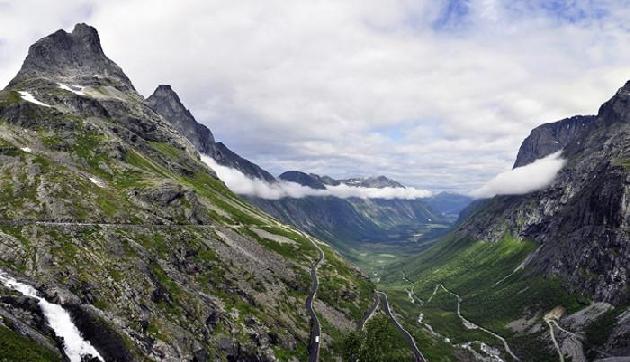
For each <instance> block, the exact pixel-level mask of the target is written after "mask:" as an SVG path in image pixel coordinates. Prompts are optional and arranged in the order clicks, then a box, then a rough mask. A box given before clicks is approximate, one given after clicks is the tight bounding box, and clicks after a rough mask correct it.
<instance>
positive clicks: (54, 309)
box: [0, 270, 104, 362]
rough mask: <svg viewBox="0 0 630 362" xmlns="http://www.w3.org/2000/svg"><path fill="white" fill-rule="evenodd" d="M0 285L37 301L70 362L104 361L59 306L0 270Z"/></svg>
mask: <svg viewBox="0 0 630 362" xmlns="http://www.w3.org/2000/svg"><path fill="white" fill-rule="evenodd" d="M0 283H2V284H4V285H5V286H6V287H8V288H11V289H13V290H15V291H17V292H19V293H20V294H22V295H26V296H29V297H33V298H35V299H37V301H38V304H39V307H40V308H41V310H42V312H43V313H44V316H45V317H46V320H47V321H48V324H49V325H50V327H51V328H52V329H53V331H54V332H55V334H56V335H57V336H58V337H61V338H63V351H64V353H65V354H66V357H68V359H69V360H70V361H71V362H81V360H82V357H83V356H88V355H90V356H92V357H96V358H98V360H99V361H104V360H103V357H101V355H100V354H99V353H98V351H97V350H96V349H95V348H94V346H92V345H91V344H90V342H88V341H86V340H84V339H83V337H81V333H80V332H79V330H78V329H77V327H76V326H75V325H74V323H73V322H72V318H70V314H68V312H66V310H65V309H63V307H62V306H60V305H59V304H53V303H49V302H48V301H47V300H46V299H44V298H42V297H40V296H38V295H37V290H36V289H35V288H33V287H32V286H30V285H27V284H24V283H20V282H18V281H17V280H15V278H13V277H11V276H9V275H7V274H6V273H4V272H3V271H2V270H0Z"/></svg>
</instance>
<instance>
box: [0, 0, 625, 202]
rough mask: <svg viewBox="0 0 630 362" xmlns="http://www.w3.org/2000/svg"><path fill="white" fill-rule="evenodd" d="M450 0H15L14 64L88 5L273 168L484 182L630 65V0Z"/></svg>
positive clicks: (213, 124)
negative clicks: (454, 0)
mask: <svg viewBox="0 0 630 362" xmlns="http://www.w3.org/2000/svg"><path fill="white" fill-rule="evenodd" d="M1 1H2V0H0V4H2V2H1ZM447 3H449V1H411V0H396V1H387V2H383V1H376V0H348V1H335V0H328V1H327V0H323V1H316V2H303V1H281V0H270V1H265V2H261V1H257V0H243V1H220V0H203V1H202V0H186V1H184V2H183V3H182V2H175V1H171V2H166V1H163V2H162V1H160V2H159V4H158V5H156V2H155V1H153V0H151V1H149V0H124V1H122V0H110V1H104V2H102V1H98V2H96V1H56V2H43V1H40V2H38V1H34V0H22V1H14V2H11V3H10V5H5V8H1V10H2V11H0V37H1V38H3V39H2V40H0V78H1V80H3V81H4V82H5V83H6V82H8V81H9V79H10V76H12V75H13V74H15V72H17V67H18V64H19V62H21V61H22V59H23V56H24V55H25V54H26V49H27V47H28V45H30V44H31V43H32V42H33V41H35V40H36V39H37V38H38V37H40V36H44V35H47V34H49V33H51V32H52V31H54V30H55V29H57V28H59V27H64V28H66V29H67V30H68V29H70V28H71V24H72V23H74V22H77V21H85V22H88V23H90V24H93V25H94V26H96V27H97V28H98V29H99V32H100V35H101V39H102V43H103V48H104V50H105V52H106V53H107V54H108V55H109V56H110V57H111V58H112V59H113V60H114V61H116V62H117V63H118V64H119V65H121V66H122V68H123V69H124V70H125V71H126V72H127V74H128V75H129V77H130V78H131V79H132V81H133V82H134V84H135V85H136V87H137V88H138V89H139V91H140V92H141V93H143V94H145V95H148V94H150V92H152V91H153V89H154V87H155V86H156V85H157V84H160V83H171V84H173V86H174V87H175V88H176V89H177V90H178V91H179V92H180V95H181V98H182V99H183V101H184V102H185V103H186V105H187V106H188V107H189V108H190V109H191V111H192V112H193V114H195V115H196V116H197V118H198V119H199V120H200V121H201V122H203V123H205V124H207V125H208V126H209V127H210V128H211V129H212V130H213V131H214V133H215V134H216V136H217V138H218V139H219V140H221V141H224V142H225V143H226V144H228V145H229V146H230V148H231V149H234V150H235V151H237V152H238V153H239V154H241V155H243V156H244V157H246V158H248V159H251V160H252V161H254V162H256V163H258V164H260V165H261V166H262V167H263V168H265V169H269V170H270V171H272V172H276V173H278V172H281V171H286V170H288V169H307V170H311V171H313V172H316V173H322V174H330V175H331V176H333V177H338V178H344V177H350V176H356V175H364V176H367V175H374V174H381V173H385V174H388V175H391V176H392V177H395V178H396V179H399V180H400V181H401V182H403V183H405V184H408V185H416V186H418V187H421V188H431V189H436V190H437V189H458V190H470V189H473V188H477V187H479V186H480V185H481V184H483V182H484V180H487V179H488V178H490V177H492V175H495V174H496V173H498V172H500V170H503V169H505V168H506V166H508V165H510V164H511V163H512V162H513V160H514V156H515V155H516V152H517V149H518V146H519V144H520V142H521V141H522V140H523V138H524V137H526V136H527V134H528V133H529V131H530V130H531V128H533V127H535V126H537V125H538V124H541V123H544V122H552V121H555V120H558V119H561V118H564V117H566V116H570V115H573V114H578V113H579V114H588V113H594V112H596V111H597V108H598V107H599V105H600V104H601V103H602V102H603V101H605V100H606V99H607V98H608V97H609V96H610V95H612V94H613V93H614V92H615V91H616V89H617V88H618V87H619V86H621V85H622V84H623V83H624V82H625V81H626V80H627V79H629V78H630V47H627V46H626V45H627V44H628V43H630V35H629V32H628V30H627V19H628V18H629V17H630V7H629V6H627V4H626V3H623V2H616V1H601V2H600V1H598V2H596V3H597V4H595V5H593V4H594V2H575V1H570V0H567V2H566V3H567V6H566V11H565V10H559V11H564V12H565V13H564V14H563V15H564V17H565V18H570V19H569V20H567V19H565V18H562V17H560V16H555V15H554V14H553V12H552V11H551V10H549V9H550V7H549V6H544V4H543V3H544V2H543V1H542V0H541V1H533V2H524V1H516V2H513V1H504V2H501V1H489V0H471V1H468V2H465V3H466V4H465V6H466V7H467V8H468V9H469V11H468V13H467V14H464V15H460V16H464V17H465V18H463V19H462V18H458V17H457V16H454V17H453V16H451V17H450V18H449V22H450V23H449V24H446V25H449V26H444V27H443V29H437V30H436V27H437V26H436V22H437V21H438V20H439V19H441V18H443V12H444V8H445V4H447ZM462 3H464V2H463V1H462ZM582 3H584V4H582ZM6 4H9V3H6ZM86 4H88V5H89V9H90V11H85V8H86V6H88V5H86ZM540 4H543V5H540ZM557 7H558V8H562V6H557ZM594 7H597V9H596V8H594ZM599 8H603V9H605V10H606V11H605V12H604V15H602V18H601V19H600V18H598V16H599V15H598V14H601V11H600V9H599ZM580 14H587V15H592V16H587V17H586V19H584V20H581V19H579V17H580V16H581V15H580ZM596 15H597V16H596ZM574 18H577V19H576V20H572V19H574ZM437 28H439V27H437ZM147 64H149V66H147ZM392 133H399V134H400V135H399V136H397V137H393V138H392V137H391V135H392Z"/></svg>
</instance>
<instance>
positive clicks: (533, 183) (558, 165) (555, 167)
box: [470, 151, 566, 199]
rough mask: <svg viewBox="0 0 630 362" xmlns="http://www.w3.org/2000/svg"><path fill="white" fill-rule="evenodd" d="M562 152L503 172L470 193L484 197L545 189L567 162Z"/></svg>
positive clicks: (520, 193)
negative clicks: (561, 155)
mask: <svg viewBox="0 0 630 362" xmlns="http://www.w3.org/2000/svg"><path fill="white" fill-rule="evenodd" d="M561 152H562V151H558V152H555V153H552V154H550V155H548V156H546V157H544V158H541V159H539V160H536V161H534V162H532V163H530V164H529V165H525V166H523V167H518V168H515V169H513V170H509V171H505V172H501V173H500V174H498V175H496V176H495V177H494V178H493V179H492V180H490V181H488V182H487V183H486V184H484V185H483V186H482V187H480V188H478V189H476V190H474V191H472V192H471V193H470V195H471V196H472V197H475V198H480V199H483V198H490V197H493V196H495V195H522V194H526V193H529V192H532V191H536V190H540V189H543V188H545V187H547V186H549V184H550V183H551V182H552V181H553V179H554V178H555V177H556V175H557V174H558V172H559V171H560V170H561V169H562V167H564V165H565V163H566V160H564V159H563V158H562V157H560V154H561Z"/></svg>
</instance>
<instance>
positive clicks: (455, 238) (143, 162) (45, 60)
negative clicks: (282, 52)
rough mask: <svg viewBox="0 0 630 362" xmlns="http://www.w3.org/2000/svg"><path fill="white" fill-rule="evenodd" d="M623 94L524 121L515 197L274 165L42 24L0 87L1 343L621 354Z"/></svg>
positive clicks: (107, 348) (349, 357) (365, 353)
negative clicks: (529, 180)
mask: <svg viewBox="0 0 630 362" xmlns="http://www.w3.org/2000/svg"><path fill="white" fill-rule="evenodd" d="M629 104H630V83H627V84H626V85H624V86H623V87H622V88H621V89H620V90H619V91H618V92H617V93H615V94H614V95H613V97H612V98H611V99H610V100H609V101H608V102H606V103H605V104H604V105H602V107H601V108H600V109H599V111H598V113H597V114H596V115H593V116H575V117H570V118H566V119H563V120H560V121H558V122H555V123H548V124H543V125H541V126H539V127H537V128H535V129H534V130H532V131H531V133H530V135H529V136H528V137H527V138H526V139H525V140H524V141H523V143H522V145H521V147H520V149H519V151H518V154H517V156H516V160H515V162H514V168H513V170H512V171H513V172H517V173H518V172H522V171H523V170H531V169H532V167H533V166H534V165H536V164H537V163H539V162H540V161H541V160H544V159H545V158H546V157H549V156H554V157H555V156H557V155H562V157H563V159H562V162H561V164H562V167H561V168H560V170H559V171H558V172H557V175H555V176H554V178H553V179H552V180H551V181H550V182H549V184H547V185H544V187H540V188H537V189H535V190H528V191H527V192H521V193H505V194H501V193H496V194H493V195H492V196H489V197H486V198H478V199H475V200H473V199H472V198H471V197H469V196H465V195H460V194H454V193H447V192H440V193H431V192H429V191H426V190H420V189H415V188H413V187H409V186H405V185H403V184H402V183H401V182H398V181H395V180H392V179H390V178H388V177H385V176H367V177H346V178H339V179H335V178H333V177H330V176H325V175H318V174H314V173H308V172H305V171H295V170H292V171H286V172H284V173H282V174H280V175H279V176H278V177H276V176H274V175H273V174H272V173H271V172H268V171H266V170H265V169H263V168H262V167H260V166H259V165H257V164H255V163H253V162H251V161H249V160H247V159H245V158H243V157H241V156H240V155H239V154H237V153H236V152H234V151H233V150H231V149H230V148H228V146H226V145H225V144H224V143H222V142H219V141H217V140H216V139H215V137H214V134H213V133H212V131H211V130H210V129H209V128H208V127H207V126H205V125H203V124H202V123H200V122H198V121H197V120H196V119H195V117H194V116H193V114H192V113H191V112H190V111H189V110H188V109H187V108H186V106H184V103H183V101H182V99H180V97H179V95H178V94H177V93H176V92H175V91H174V89H173V87H171V86H170V85H158V86H157V87H156V88H155V90H154V92H153V94H152V95H151V96H149V97H147V98H146V99H145V98H144V97H143V96H142V95H141V94H139V93H138V92H137V91H136V89H135V88H134V85H133V84H132V82H131V80H130V79H129V78H128V77H127V75H126V74H125V73H124V72H123V70H122V69H121V68H120V67H119V66H118V65H117V64H116V63H114V62H113V61H112V60H111V59H109V58H108V57H107V56H105V53H104V52H103V49H102V48H101V44H100V38H99V34H98V32H97V31H96V29H94V28H93V27H91V26H89V25H86V24H82V23H80V24H77V25H76V26H75V27H74V29H73V30H72V32H66V31H64V30H59V31H56V32H54V33H53V34H51V35H49V36H47V37H44V38H42V39H40V40H38V41H37V42H36V43H35V44H33V45H32V46H31V48H30V49H29V52H28V55H27V58H26V59H25V61H24V63H23V65H22V67H21V68H20V71H19V72H18V74H17V75H16V76H15V77H14V78H13V79H12V80H11V82H10V83H9V85H8V86H7V87H6V88H5V89H3V90H2V91H0V282H1V285H0V360H5V359H6V360H8V361H13V360H15V361H18V360H33V361H65V360H71V361H73V362H74V361H84V360H89V361H94V360H103V361H144V360H156V361H180V360H187V361H197V362H202V361H306V360H308V361H313V362H315V361H338V360H344V361H403V360H411V361H423V362H424V361H497V362H499V361H557V360H560V361H565V360H567V361H569V360H571V361H574V362H578V361H601V362H604V361H606V362H612V361H615V362H616V361H623V358H626V357H627V356H628V355H630V343H629V342H628V341H630V309H629V307H630V287H629V284H628V283H629V277H628V276H629V275H630V269H629V268H630V243H629V240H630V239H629V237H628V230H629V229H630V228H629V227H628V224H629V223H630V212H629V211H628V210H630V201H629V200H630V197H629V196H628V192H630V175H629V173H630V167H628V165H629V163H630V162H629V161H628V160H630V142H628V141H627V140H628V139H630V111H629V110H630V106H629ZM558 152H560V153H558ZM558 157H559V156H558ZM235 180H236V181H238V183H240V185H239V186H240V188H236V187H235V186H234V185H235ZM243 183H244V184H245V187H243ZM237 190H239V191H237ZM242 190H245V191H242ZM51 310H53V311H54V313H51ZM60 323H61V327H60ZM611 358H612V359H611ZM615 358H620V359H615Z"/></svg>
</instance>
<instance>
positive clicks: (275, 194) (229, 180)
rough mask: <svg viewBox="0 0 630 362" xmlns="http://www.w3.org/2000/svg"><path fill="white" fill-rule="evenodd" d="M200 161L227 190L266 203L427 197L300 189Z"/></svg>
mask: <svg viewBox="0 0 630 362" xmlns="http://www.w3.org/2000/svg"><path fill="white" fill-rule="evenodd" d="M200 157H201V160H202V161H203V162H204V163H205V164H206V165H208V166H209V167H210V168H211V169H213V170H214V171H215V172H216V173H217V176H218V177H219V179H221V180H222V181H223V182H225V184H226V185H227V187H228V188H229V189H230V190H232V191H234V192H235V193H237V194H241V195H247V196H255V197H260V198H262V199H267V200H278V199H282V198H294V199H299V198H303V197H308V196H313V197H327V196H334V197H338V198H342V199H347V198H352V197H354V198H361V199H387V200H391V199H404V200H412V199H419V198H425V197H430V196H431V194H432V193H431V191H428V190H418V189H416V188H413V187H408V188H392V187H385V188H381V189H377V188H367V187H352V186H348V185H338V186H327V187H326V189H325V190H317V189H313V188H310V187H306V186H302V185H300V184H298V183H295V182H289V181H283V180H279V181H278V182H276V183H270V182H266V181H263V180H260V179H252V178H249V177H247V176H246V175H244V174H243V173H242V172H240V171H238V170H235V169H232V168H229V167H225V166H222V165H219V164H218V163H217V162H216V161H215V160H214V159H213V158H212V157H209V156H207V155H203V154H202V155H200Z"/></svg>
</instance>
